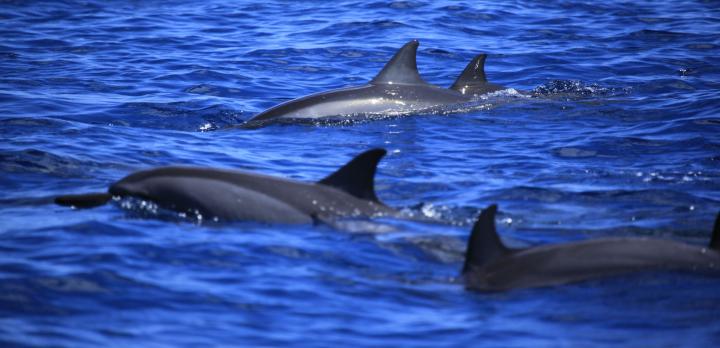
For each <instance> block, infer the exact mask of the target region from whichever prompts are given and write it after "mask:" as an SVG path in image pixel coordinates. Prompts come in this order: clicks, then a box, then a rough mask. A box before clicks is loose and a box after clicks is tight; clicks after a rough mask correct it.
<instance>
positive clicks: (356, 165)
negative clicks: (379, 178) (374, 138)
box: [318, 149, 387, 203]
mask: <svg viewBox="0 0 720 348" xmlns="http://www.w3.org/2000/svg"><path fill="white" fill-rule="evenodd" d="M386 153H387V151H385V149H372V150H368V151H365V152H363V153H361V154H359V155H357V156H356V157H355V158H353V159H352V160H351V161H350V162H348V163H347V164H345V165H344V166H342V167H341V168H340V169H338V170H337V171H335V172H334V173H332V174H330V175H328V176H327V177H326V178H325V179H322V180H320V181H318V184H322V185H327V186H332V187H334V188H337V189H340V190H343V191H345V192H347V193H349V194H351V195H353V196H355V197H357V198H360V199H367V200H370V201H373V202H377V203H380V201H379V200H378V198H377V195H375V172H376V171H377V165H378V163H379V162H380V159H382V158H383V156H385V154H386Z"/></svg>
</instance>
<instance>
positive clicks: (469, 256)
mask: <svg viewBox="0 0 720 348" xmlns="http://www.w3.org/2000/svg"><path fill="white" fill-rule="evenodd" d="M495 213H497V205H495V204H493V205H490V206H488V207H487V208H485V209H483V211H482V212H481V213H480V216H479V217H478V219H477V221H476V222H475V226H473V229H472V233H471V234H470V240H469V241H468V246H467V251H466V252H465V264H464V265H463V270H462V272H463V273H465V272H467V271H469V270H470V269H471V268H472V267H480V266H482V265H484V264H486V263H488V262H490V261H492V260H495V259H496V258H498V257H500V256H503V255H505V254H508V253H510V249H508V248H507V247H506V246H505V245H504V244H503V243H502V241H501V240H500V237H499V236H498V234H497V230H496V229H495Z"/></svg>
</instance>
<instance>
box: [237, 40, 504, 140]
mask: <svg viewBox="0 0 720 348" xmlns="http://www.w3.org/2000/svg"><path fill="white" fill-rule="evenodd" d="M418 45H419V43H418V41H417V40H412V41H410V42H408V43H406V44H405V45H404V46H403V47H402V48H401V49H400V50H399V51H398V52H397V53H396V54H395V56H393V58H392V59H391V60H390V61H389V62H388V63H387V64H386V65H385V67H384V68H383V69H382V70H381V71H380V73H379V74H378V75H377V76H375V78H373V79H372V80H371V81H370V83H368V84H366V85H363V86H357V87H349V88H341V89H335V90H330V91H326V92H322V93H317V94H312V95H308V96H305V97H301V98H298V99H293V100H290V101H288V102H285V103H282V104H279V105H276V106H274V107H272V108H270V109H267V110H265V111H263V112H261V113H259V114H257V115H255V117H253V118H252V119H250V120H248V121H247V122H246V123H245V126H247V127H259V126H263V125H265V124H267V123H271V122H274V121H279V120H301V119H320V118H325V117H331V116H347V117H350V116H372V115H395V114H406V113H413V112H421V111H424V110H433V109H435V108H438V107H442V106H446V105H456V104H462V103H467V102H470V101H472V100H474V98H476V97H477V96H478V95H482V94H486V93H490V92H494V91H498V90H502V89H505V88H504V87H502V86H499V85H496V84H492V83H489V82H488V81H487V78H486V77H485V67H484V66H485V59H486V57H487V55H485V54H480V55H478V56H476V57H475V58H474V59H473V60H472V61H471V62H470V63H469V64H468V65H467V67H466V68H465V70H464V71H463V72H462V74H460V76H459V77H458V79H457V80H456V81H455V83H454V84H453V85H452V86H451V87H450V88H449V89H447V88H441V87H438V86H434V85H431V84H429V83H427V82H425V81H424V80H423V79H422V78H421V77H420V73H418V70H417V62H416V54H417V48H418Z"/></svg>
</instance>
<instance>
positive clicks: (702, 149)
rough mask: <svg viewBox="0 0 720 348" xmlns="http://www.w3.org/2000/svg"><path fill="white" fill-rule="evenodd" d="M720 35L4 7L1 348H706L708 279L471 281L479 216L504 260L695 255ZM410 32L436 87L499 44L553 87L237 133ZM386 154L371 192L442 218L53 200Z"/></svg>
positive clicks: (602, 15) (711, 331)
mask: <svg viewBox="0 0 720 348" xmlns="http://www.w3.org/2000/svg"><path fill="white" fill-rule="evenodd" d="M718 18H720V10H719V9H718V6H717V3H715V2H713V1H682V2H668V3H662V2H645V1H636V2H631V3H629V2H620V1H605V2H602V3H598V4H594V3H576V2H564V1H557V2H553V3H549V4H531V3H523V2H511V3H504V2H500V3H498V2H489V1H474V2H451V1H396V2H370V1H368V2H362V1H342V0H340V1H333V2H325V1H305V2H281V1H263V2H259V3H251V2H227V1H216V0H206V1H202V2H197V1H150V2H109V3H108V2H105V1H83V2H73V1H66V2H38V3H25V2H18V3H15V2H13V1H9V2H2V4H0V134H1V136H2V141H1V142H0V178H1V179H0V192H2V193H3V197H1V198H0V215H1V216H0V250H1V251H0V342H2V345H3V346H33V347H35V346H37V347H48V346H65V347H98V346H118V347H127V346H144V347H180V346H187V347H191V346H192V347H196V346H199V345H207V346H238V345H241V346H268V345H284V344H290V345H294V346H302V345H307V346H337V345H348V344H349V345H352V346H379V345H381V346H390V345H393V346H396V345H397V346H428V347H437V346H468V345H473V346H493V347H527V346H552V347H557V346H568V347H576V346H604V345H625V346H712V345H713V344H715V345H717V343H718V342H720V315H719V314H720V292H718V289H719V288H720V280H719V278H717V277H712V276H710V275H704V274H682V273H666V272H656V273H648V274H642V275H633V276H625V277H618V278H613V279H606V280H597V281H591V282H585V283H581V284H576V285H569V286H562V287H552V288H544V289H532V290H519V291H511V292H506V293H490V294H487V293H475V292H468V291H466V290H464V289H463V286H462V284H461V283H460V281H459V279H458V271H459V269H460V267H461V264H462V260H463V251H464V244H465V241H466V238H467V235H468V231H469V224H470V222H471V221H472V219H473V218H474V216H475V215H476V213H477V212H478V210H479V209H481V208H482V207H484V206H486V205H488V204H490V203H499V204H500V208H501V214H500V216H499V219H500V221H501V222H500V223H499V224H498V225H499V228H500V231H501V234H502V235H503V237H504V238H505V239H506V241H507V242H508V243H509V244H511V245H515V246H527V245H537V244H545V243H556V242H562V241H570V240H577V239H583V238H596V237H607V236H651V237H657V238H670V239H674V240H678V241H683V242H687V243H692V244H699V245H703V244H706V243H707V242H708V240H709V238H710V228H711V224H712V220H713V218H714V214H715V213H716V212H717V211H718V210H720V166H718V164H719V163H720V116H719V115H718V110H720V92H719V91H720V67H719V65H718V63H717V57H718V56H720V34H718V33H720V20H718ZM410 39H419V40H420V42H421V46H420V49H419V51H418V66H419V69H420V72H421V74H422V76H423V77H424V78H425V79H426V80H427V81H429V82H431V83H434V84H437V85H441V86H449V85H450V84H451V83H452V82H453V81H454V79H455V78H456V77H457V75H458V74H459V73H460V71H461V70H462V69H463V67H464V66H465V64H466V63H467V62H468V61H470V59H471V58H472V57H473V56H474V55H476V54H478V53H480V52H486V53H488V54H489V57H488V60H487V66H486V70H487V74H488V76H489V78H490V80H491V81H493V82H494V83H498V84H502V85H505V86H508V87H512V88H514V89H515V90H518V91H532V92H534V93H535V94H536V95H540V96H541V97H539V98H520V97H517V96H514V95H512V94H511V93H508V94H506V95H504V96H499V97H497V98H492V99H489V100H488V101H487V103H485V104H483V105H482V107H479V108H473V109H468V110H455V111H460V112H455V113H448V114H442V113H441V114H428V115H414V116H408V117H399V118H387V119H383V120H377V121H373V122H359V123H353V124H340V125H338V124H335V125H307V124H304V125H277V126H271V127H267V128H261V129H255V130H243V129H237V128H232V126H235V125H238V124H241V123H242V122H243V121H245V120H247V119H249V118H250V117H252V116H253V115H254V114H256V113H257V112H260V111H262V110H263V109H265V108H267V107H270V106H272V105H275V104H277V103H279V102H283V101H286V100H289V99H291V98H295V97H298V96H302V95H305V94H309V93H314V92H319V91H323V90H326V89H330V88H338V87H343V86H348V85H357V84H363V83H365V82H367V81H369V80H370V79H371V78H372V77H373V76H374V75H375V74H376V73H377V72H378V71H379V70H380V69H381V68H382V66H383V64H384V63H385V62H386V61H387V60H388V59H389V58H390V57H391V56H392V54H393V53H394V52H395V50H396V49H398V48H399V47H400V46H402V44H404V43H405V42H407V41H408V40H410ZM371 147H385V148H387V149H388V150H389V155H388V156H387V157H386V158H385V159H384V160H383V161H382V163H381V165H380V169H379V173H378V177H377V180H376V181H377V188H378V189H377V190H378V195H379V197H380V199H382V200H383V201H384V202H386V203H387V204H389V205H391V206H395V207H401V208H405V209H409V210H411V211H415V212H420V213H422V214H425V215H427V216H432V217H438V218H440V219H442V221H444V223H442V224H423V223H417V222H407V221H393V220H387V219H386V220H381V221H376V222H373V223H372V224H370V225H368V224H361V225H360V226H361V228H357V229H356V230H359V231H356V232H355V233H349V232H346V231H340V230H337V229H335V228H332V227H329V226H323V225H320V226H305V225H301V226H286V225H263V224H253V223H220V224H207V223H204V224H197V222H194V221H188V220H186V219H182V218H179V217H172V216H166V215H164V216H153V215H152V214H148V213H147V212H143V211H138V210H137V209H136V210H128V209H123V208H122V207H121V206H119V205H108V206H104V207H101V208H97V209H93V210H82V211H77V210H71V209H68V208H65V207H59V206H55V205H52V204H51V203H50V199H49V197H52V196H54V195H58V194H65V193H79V192H88V191H98V190H104V189H105V188H106V187H107V186H108V185H109V184H110V183H112V182H113V181H115V180H117V179H119V178H121V177H123V176H124V175H126V174H128V173H130V172H132V171H135V170H139V169H144V168H148V167H152V166H160V165H169V164H182V165H197V166H213V167H223V168H236V169H244V170H252V171H255V172H259V173H265V174H270V175H277V176H282V177H288V178H294V179H299V180H306V181H313V180H318V179H320V178H322V177H324V176H325V175H327V174H328V173H330V172H332V171H333V170H335V169H336V168H337V167H339V166H340V165H341V164H343V163H345V162H346V161H348V160H349V159H350V158H351V157H352V156H354V155H356V154H358V153H359V152H361V151H364V150H366V149H368V148H371ZM388 230H392V231H393V232H390V233H380V232H386V231H388ZM371 232H375V233H371Z"/></svg>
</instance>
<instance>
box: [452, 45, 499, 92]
mask: <svg viewBox="0 0 720 348" xmlns="http://www.w3.org/2000/svg"><path fill="white" fill-rule="evenodd" d="M485 59H487V54H485V53H483V54H478V55H477V56H475V58H473V60H471V61H470V63H468V65H467V66H466V67H465V70H463V72H462V73H461V74H460V76H458V78H457V80H455V83H453V85H452V86H450V89H453V90H456V91H458V92H460V93H462V94H467V93H475V94H483V93H489V92H494V91H499V90H502V89H504V87H502V86H499V85H496V84H492V83H489V82H488V80H487V77H486V76H485Z"/></svg>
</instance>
